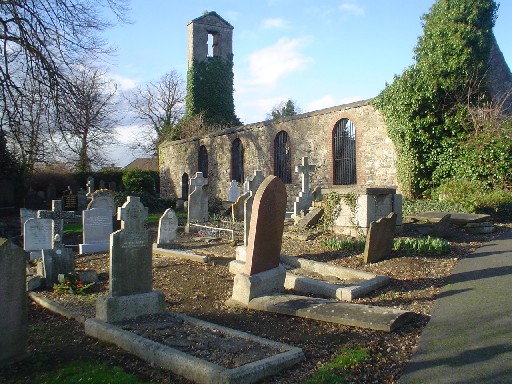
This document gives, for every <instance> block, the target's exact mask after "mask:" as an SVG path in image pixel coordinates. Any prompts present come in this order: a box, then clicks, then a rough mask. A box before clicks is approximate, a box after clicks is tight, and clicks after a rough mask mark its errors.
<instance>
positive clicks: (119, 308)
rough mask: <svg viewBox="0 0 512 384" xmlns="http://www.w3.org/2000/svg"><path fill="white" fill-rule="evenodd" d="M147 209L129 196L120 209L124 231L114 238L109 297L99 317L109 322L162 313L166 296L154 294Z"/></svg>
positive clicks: (104, 298)
mask: <svg viewBox="0 0 512 384" xmlns="http://www.w3.org/2000/svg"><path fill="white" fill-rule="evenodd" d="M147 216H148V211H147V208H145V207H144V205H142V203H141V202H140V198H139V197H135V196H128V198H127V200H126V202H125V203H124V204H123V206H122V207H120V208H119V210H118V219H119V220H121V229H120V230H118V231H116V232H114V233H112V234H111V235H110V286H109V296H102V297H99V298H98V301H97V303H96V317H97V318H98V319H100V320H103V321H107V322H115V321H122V320H125V319H128V318H132V317H137V316H141V315H145V314H151V313H156V312H160V311H161V310H162V308H163V302H164V299H163V294H162V293H161V292H158V291H153V290H152V289H153V277H152V253H151V243H150V239H149V233H148V231H147V230H146V229H145V227H144V221H145V219H146V218H147Z"/></svg>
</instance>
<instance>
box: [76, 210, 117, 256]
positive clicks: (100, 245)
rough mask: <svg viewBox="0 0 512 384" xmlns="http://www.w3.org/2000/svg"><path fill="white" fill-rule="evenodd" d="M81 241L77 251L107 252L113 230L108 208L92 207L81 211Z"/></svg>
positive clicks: (81, 252)
mask: <svg viewBox="0 0 512 384" xmlns="http://www.w3.org/2000/svg"><path fill="white" fill-rule="evenodd" d="M82 223H83V236H84V237H83V243H82V244H79V247H78V248H79V253H80V254H84V253H93V252H108V250H109V247H110V234H111V233H112V230H113V224H112V211H111V210H110V209H109V208H92V209H87V210H85V211H83V212H82Z"/></svg>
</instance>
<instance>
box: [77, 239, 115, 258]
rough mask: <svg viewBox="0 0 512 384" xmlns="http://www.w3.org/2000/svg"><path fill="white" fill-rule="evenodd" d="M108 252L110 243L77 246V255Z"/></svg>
mask: <svg viewBox="0 0 512 384" xmlns="http://www.w3.org/2000/svg"><path fill="white" fill-rule="evenodd" d="M109 250H110V242H108V241H107V242H104V243H96V244H78V253H79V254H80V255H84V254H86V253H96V252H108V251H109Z"/></svg>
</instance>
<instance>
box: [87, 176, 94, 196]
mask: <svg viewBox="0 0 512 384" xmlns="http://www.w3.org/2000/svg"><path fill="white" fill-rule="evenodd" d="M86 188H87V193H86V196H87V197H90V196H91V195H92V194H93V193H94V177H92V176H89V177H88V178H87V184H86Z"/></svg>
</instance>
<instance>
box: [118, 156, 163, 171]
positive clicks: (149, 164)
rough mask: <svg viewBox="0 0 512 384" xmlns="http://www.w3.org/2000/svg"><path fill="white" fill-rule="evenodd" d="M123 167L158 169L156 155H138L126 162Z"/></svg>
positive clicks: (143, 169) (147, 169)
mask: <svg viewBox="0 0 512 384" xmlns="http://www.w3.org/2000/svg"><path fill="white" fill-rule="evenodd" d="M124 169H140V170H142V171H158V158H157V157H139V158H138V159H135V160H133V161H132V162H131V163H130V164H128V165H127V166H126V167H124Z"/></svg>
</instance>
